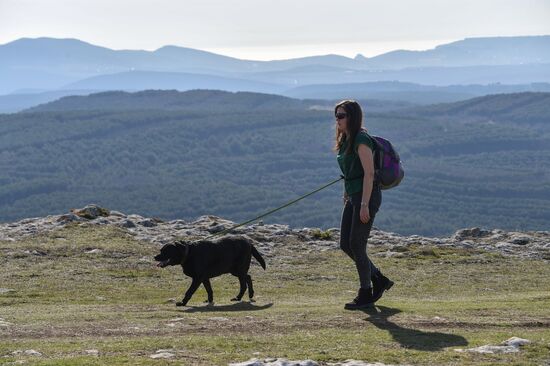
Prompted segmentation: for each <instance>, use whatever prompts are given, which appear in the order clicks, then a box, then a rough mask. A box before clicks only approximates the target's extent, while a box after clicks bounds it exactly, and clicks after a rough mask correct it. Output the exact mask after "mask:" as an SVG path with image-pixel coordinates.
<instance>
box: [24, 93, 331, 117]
mask: <svg viewBox="0 0 550 366" xmlns="http://www.w3.org/2000/svg"><path fill="white" fill-rule="evenodd" d="M325 103H326V102H325ZM312 104H314V101H302V100H299V99H293V98H288V97H283V96H280V95H274V94H262V93H252V92H227V91H221V90H190V91H185V92H180V91H177V90H144V91H140V92H135V93H129V92H124V91H109V92H101V93H95V94H90V95H87V96H81V95H75V96H68V97H63V98H61V99H58V100H56V101H53V102H50V103H46V104H41V105H39V106H36V107H33V108H29V109H27V110H25V111H24V112H46V111H77V110H82V111H84V110H136V109H161V110H200V109H201V108H208V110H209V111H214V110H218V111H224V112H226V111H229V110H242V109H248V110H258V109H304V108H307V107H308V106H310V105H312Z"/></svg>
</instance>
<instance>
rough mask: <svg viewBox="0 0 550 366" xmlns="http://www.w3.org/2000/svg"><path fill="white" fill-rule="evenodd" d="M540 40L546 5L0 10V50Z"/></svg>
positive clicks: (29, 5)
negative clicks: (69, 43)
mask: <svg viewBox="0 0 550 366" xmlns="http://www.w3.org/2000/svg"><path fill="white" fill-rule="evenodd" d="M543 34H545V35H550V0H456V1H454V0H453V1H451V0H380V1H370V0H334V1H333V0H326V1H325V0H269V1H266V0H235V1H231V0H150V1H145V0H0V44H4V43H8V42H11V41H13V40H15V39H18V38H21V37H32V38H35V37H56V38H78V39H81V40H83V41H86V42H89V43H92V44H96V45H100V46H105V47H109V48H113V49H146V50H154V49H157V48H159V47H161V46H164V45H168V44H172V45H178V46H183V47H191V48H197V49H203V50H208V51H213V52H217V53H222V54H225V55H229V56H233V57H239V58H248V59H258V60H267V59H283V58H293V57H301V56H310V55H319V54H328V53H336V54H340V55H344V56H350V57H353V56H355V55H356V54H357V53H361V54H363V55H365V56H374V55H377V54H380V53H383V52H387V51H391V50H395V49H428V48H433V47H434V46H435V45H437V44H441V43H447V42H451V41H455V40H460V39H463V38H466V37H484V36H517V35H543Z"/></svg>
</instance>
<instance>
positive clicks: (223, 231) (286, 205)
mask: <svg viewBox="0 0 550 366" xmlns="http://www.w3.org/2000/svg"><path fill="white" fill-rule="evenodd" d="M342 179H344V177H343V176H340V178H338V179H336V180H334V181H332V182H330V183H329V184H325V185H324V186H322V187H321V188H317V189H316V190H314V191H313V192H310V193H308V194H306V195H303V196H301V197H299V198H297V199H295V200H294V201H290V202H288V203H286V204H284V205H282V206H281V207H277V208H275V209H273V210H271V211H269V212H266V213H264V214H262V215H260V216H258V217H255V218H253V219H252V220H248V221H245V222H243V223H241V224H238V225H235V226H233V227H230V228H229V229H225V230H222V231H220V232H218V233H214V234H212V235H209V236H207V237H206V239H210V238H213V237H214V236H218V235H222V234H225V233H227V232H229V231H231V230H234V229H236V228H238V227H241V226H243V225H246V224H248V223H251V222H253V221H256V220H258V219H261V218H262V217H265V216H267V215H271V214H272V213H273V212H276V211H279V210H282V209H283V208H285V207H288V206H290V205H292V204H294V203H296V202H298V201H300V200H302V199H304V198H306V197H308V196H311V195H312V194H314V193H317V192H319V191H320V190H323V189H325V188H327V187H328V186H331V185H333V184H335V183H337V182H339V181H341V180H342Z"/></svg>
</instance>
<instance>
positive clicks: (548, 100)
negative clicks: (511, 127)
mask: <svg viewBox="0 0 550 366" xmlns="http://www.w3.org/2000/svg"><path fill="white" fill-rule="evenodd" d="M401 113H402V114H403V115H409V116H411V115H415V116H422V117H428V118H453V119H465V118H466V119H468V120H471V119H477V120H483V121H493V122H496V121H501V122H514V123H520V124H522V123H528V124H541V123H545V124H547V126H548V127H549V128H550V93H532V92H525V93H512V94H495V95H487V96H483V97H478V98H473V99H468V100H465V101H460V102H455V103H442V104H435V105H430V106H426V107H415V108H411V109H406V110H402V111H401Z"/></svg>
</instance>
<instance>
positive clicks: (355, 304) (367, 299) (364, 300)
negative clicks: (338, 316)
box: [344, 288, 374, 310]
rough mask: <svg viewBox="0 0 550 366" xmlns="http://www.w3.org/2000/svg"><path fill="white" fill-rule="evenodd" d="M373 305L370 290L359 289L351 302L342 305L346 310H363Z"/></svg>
mask: <svg viewBox="0 0 550 366" xmlns="http://www.w3.org/2000/svg"><path fill="white" fill-rule="evenodd" d="M373 303H374V301H373V300H372V288H367V289H364V288H360V289H359V292H358V293H357V297H356V298H355V299H353V301H352V302H348V303H347V304H346V305H344V309H346V310H356V309H364V308H367V307H369V306H371V305H372V304H373Z"/></svg>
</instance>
